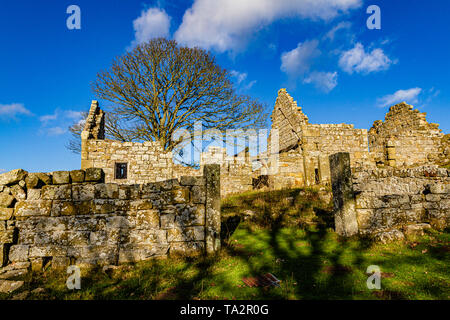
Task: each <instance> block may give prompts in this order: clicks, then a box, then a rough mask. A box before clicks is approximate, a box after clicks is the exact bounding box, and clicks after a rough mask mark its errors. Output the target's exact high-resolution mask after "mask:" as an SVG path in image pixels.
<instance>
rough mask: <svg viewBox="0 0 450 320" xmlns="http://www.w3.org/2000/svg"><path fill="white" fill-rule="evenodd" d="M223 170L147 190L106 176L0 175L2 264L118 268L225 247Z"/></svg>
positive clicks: (212, 168) (92, 171) (89, 172)
mask: <svg viewBox="0 0 450 320" xmlns="http://www.w3.org/2000/svg"><path fill="white" fill-rule="evenodd" d="M219 176H220V167H219V166H218V165H208V166H205V167H204V176H200V177H192V176H182V177H181V178H180V179H172V180H166V181H160V182H154V183H148V184H142V185H138V184H134V185H118V184H113V183H104V174H103V171H102V170H101V169H97V168H89V169H86V170H76V171H70V172H67V171H60V172H53V173H51V174H44V173H27V172H26V171H23V170H15V171H12V172H9V173H5V174H2V175H0V249H1V250H0V258H1V260H0V262H1V264H2V265H4V264H7V263H9V262H12V263H15V262H31V264H32V266H33V268H37V269H39V268H41V267H42V266H43V265H45V264H46V263H48V262H49V261H51V263H52V265H53V266H55V267H63V266H67V265H68V264H69V263H70V264H77V265H84V264H85V265H94V264H101V265H103V264H117V263H124V262H133V261H139V260H144V259H148V258H151V257H159V256H162V257H164V256H167V255H170V256H171V255H197V254H203V253H205V251H206V249H207V246H209V249H208V252H209V253H211V252H214V251H216V250H218V248H220V237H219V235H220V179H219Z"/></svg>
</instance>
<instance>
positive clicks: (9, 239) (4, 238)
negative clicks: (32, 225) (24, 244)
mask: <svg viewBox="0 0 450 320" xmlns="http://www.w3.org/2000/svg"><path fill="white" fill-rule="evenodd" d="M13 242H14V230H6V231H0V244H5V243H13Z"/></svg>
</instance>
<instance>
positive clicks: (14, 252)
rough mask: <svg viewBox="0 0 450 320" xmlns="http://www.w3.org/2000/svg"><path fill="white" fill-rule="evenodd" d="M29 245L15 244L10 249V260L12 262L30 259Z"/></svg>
mask: <svg viewBox="0 0 450 320" xmlns="http://www.w3.org/2000/svg"><path fill="white" fill-rule="evenodd" d="M28 253H29V246H27V245H13V246H11V248H10V249H9V260H10V261H11V262H22V261H28Z"/></svg>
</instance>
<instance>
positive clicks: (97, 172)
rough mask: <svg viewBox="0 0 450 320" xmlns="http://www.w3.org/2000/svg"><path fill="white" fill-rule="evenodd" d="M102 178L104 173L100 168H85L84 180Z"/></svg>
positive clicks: (97, 180) (94, 180)
mask: <svg viewBox="0 0 450 320" xmlns="http://www.w3.org/2000/svg"><path fill="white" fill-rule="evenodd" d="M103 180H104V173H103V170H102V169H99V168H88V169H86V177H85V181H86V182H102V181H103Z"/></svg>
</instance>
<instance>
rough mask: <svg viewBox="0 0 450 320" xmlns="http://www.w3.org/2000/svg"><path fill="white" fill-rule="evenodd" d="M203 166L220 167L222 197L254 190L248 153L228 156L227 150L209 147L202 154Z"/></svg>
mask: <svg viewBox="0 0 450 320" xmlns="http://www.w3.org/2000/svg"><path fill="white" fill-rule="evenodd" d="M200 163H201V166H205V165H207V164H212V163H215V164H218V165H220V185H221V194H222V196H227V195H230V194H233V193H241V192H244V191H248V190H252V163H251V161H250V157H249V154H248V152H243V153H240V154H238V155H236V156H228V155H227V151H226V149H225V148H220V147H209V148H208V151H207V152H203V153H202V154H201V159H200Z"/></svg>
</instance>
